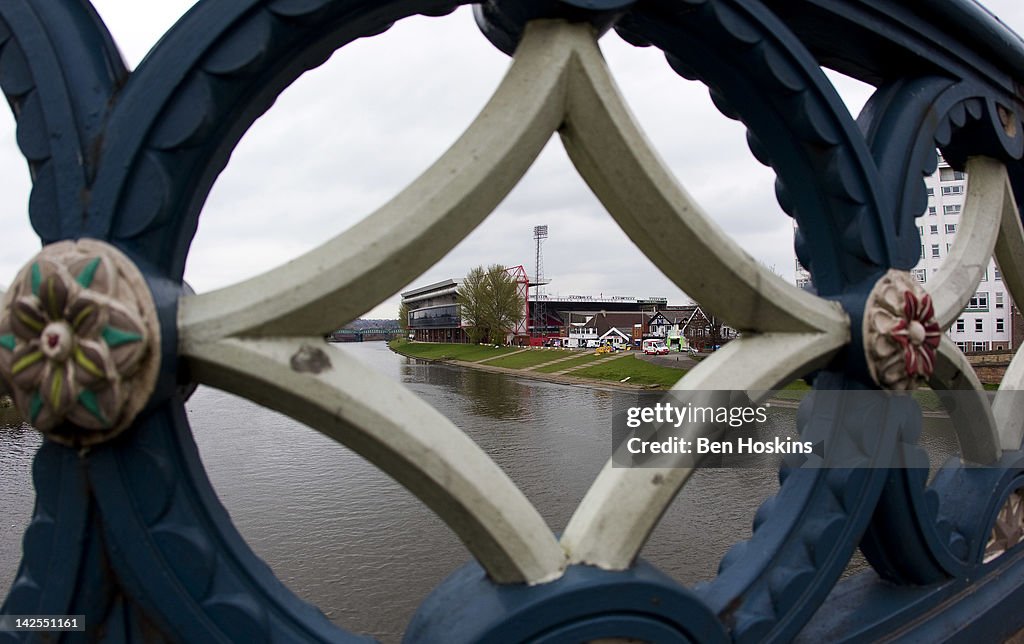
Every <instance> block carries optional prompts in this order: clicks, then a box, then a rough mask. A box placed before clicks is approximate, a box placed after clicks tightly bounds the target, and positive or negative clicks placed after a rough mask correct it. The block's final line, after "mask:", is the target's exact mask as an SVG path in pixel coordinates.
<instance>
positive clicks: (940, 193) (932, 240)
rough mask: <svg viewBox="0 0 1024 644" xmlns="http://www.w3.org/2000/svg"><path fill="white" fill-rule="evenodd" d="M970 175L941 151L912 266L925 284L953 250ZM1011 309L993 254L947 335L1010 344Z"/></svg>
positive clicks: (994, 346) (981, 344)
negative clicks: (918, 251)
mask: <svg viewBox="0 0 1024 644" xmlns="http://www.w3.org/2000/svg"><path fill="white" fill-rule="evenodd" d="M966 179H967V177H966V174H965V173H963V172H959V171H957V170H954V169H953V168H951V167H949V164H948V163H946V162H945V160H943V159H942V158H941V157H940V158H939V168H938V170H937V171H936V172H935V173H934V174H932V175H931V176H928V177H925V186H926V187H927V191H928V207H927V209H926V210H925V212H924V213H922V214H921V216H919V217H918V218H917V229H918V232H919V233H920V234H921V259H920V261H918V263H917V266H915V267H914V268H913V270H912V271H911V273H913V275H914V278H915V279H917V281H918V282H920V283H921V284H927V283H928V282H929V281H930V280H933V279H935V276H936V274H937V273H938V272H939V271H941V270H943V266H942V262H943V261H944V260H945V259H946V256H947V255H948V254H949V249H950V248H951V247H952V245H953V240H954V239H955V238H956V233H957V229H958V228H959V227H960V214H961V212H962V211H963V207H964V197H965V196H966V193H967V181H966ZM954 268H955V267H954ZM946 270H949V267H947V268H946ZM810 281H811V276H810V273H808V272H807V271H806V270H804V269H803V267H802V266H800V263H799V262H797V263H796V285H797V286H799V287H801V288H803V287H804V286H806V285H807V284H809V283H810ZM1011 309H1012V303H1011V301H1010V294H1009V293H1008V292H1007V290H1006V286H1005V285H1004V284H1003V280H1002V276H1001V275H1000V274H999V269H998V268H997V267H996V264H995V261H994V260H989V265H988V269H987V270H986V271H985V273H984V275H982V278H981V283H980V284H979V285H978V290H977V292H975V294H974V297H972V298H971V300H970V302H969V303H968V304H967V308H966V309H965V310H964V311H963V313H962V314H961V315H960V317H959V318H957V320H956V321H955V322H953V326H951V327H950V328H949V331H948V333H949V337H950V339H951V340H953V342H955V343H956V345H957V346H958V347H960V350H961V351H965V352H975V351H992V350H999V349H1009V348H1010V345H1011V338H1012V326H1013V316H1012V314H1011Z"/></svg>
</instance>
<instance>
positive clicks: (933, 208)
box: [928, 188, 935, 215]
mask: <svg viewBox="0 0 1024 644" xmlns="http://www.w3.org/2000/svg"><path fill="white" fill-rule="evenodd" d="M929 190H930V188H929ZM928 214H929V215H934V214H935V206H928Z"/></svg>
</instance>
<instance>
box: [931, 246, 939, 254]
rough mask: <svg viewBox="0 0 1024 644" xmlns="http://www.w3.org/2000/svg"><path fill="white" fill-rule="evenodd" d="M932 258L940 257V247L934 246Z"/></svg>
mask: <svg viewBox="0 0 1024 644" xmlns="http://www.w3.org/2000/svg"><path fill="white" fill-rule="evenodd" d="M932 257H939V245H938V244H932Z"/></svg>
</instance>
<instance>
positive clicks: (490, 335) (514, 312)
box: [458, 264, 523, 342]
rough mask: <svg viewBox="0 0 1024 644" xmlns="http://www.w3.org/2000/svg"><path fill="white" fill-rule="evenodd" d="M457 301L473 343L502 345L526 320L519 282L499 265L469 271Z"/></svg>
mask: <svg viewBox="0 0 1024 644" xmlns="http://www.w3.org/2000/svg"><path fill="white" fill-rule="evenodd" d="M458 301H459V308H460V315H461V317H462V322H463V323H464V324H465V325H466V327H467V328H468V330H469V338H470V340H471V341H473V342H503V341H504V340H505V336H506V335H507V334H508V333H509V331H512V330H513V329H515V327H516V325H517V324H519V322H520V321H521V320H522V319H523V303H522V301H521V300H520V298H519V293H518V289H517V288H516V282H515V280H514V279H513V278H512V276H511V275H509V274H508V272H507V271H506V270H505V267H504V266H501V265H499V264H493V265H491V266H490V268H487V269H484V267H483V266H477V267H476V268H474V269H473V270H471V271H469V273H468V274H467V275H466V277H465V279H463V280H462V285H461V286H459V292H458Z"/></svg>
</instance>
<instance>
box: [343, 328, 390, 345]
mask: <svg viewBox="0 0 1024 644" xmlns="http://www.w3.org/2000/svg"><path fill="white" fill-rule="evenodd" d="M401 335H402V329H400V328H398V327H392V328H385V329H378V328H371V329H338V330H337V331H333V332H331V334H330V335H328V336H327V340H328V342H365V341H367V340H394V339H395V338H398V337H401Z"/></svg>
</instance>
